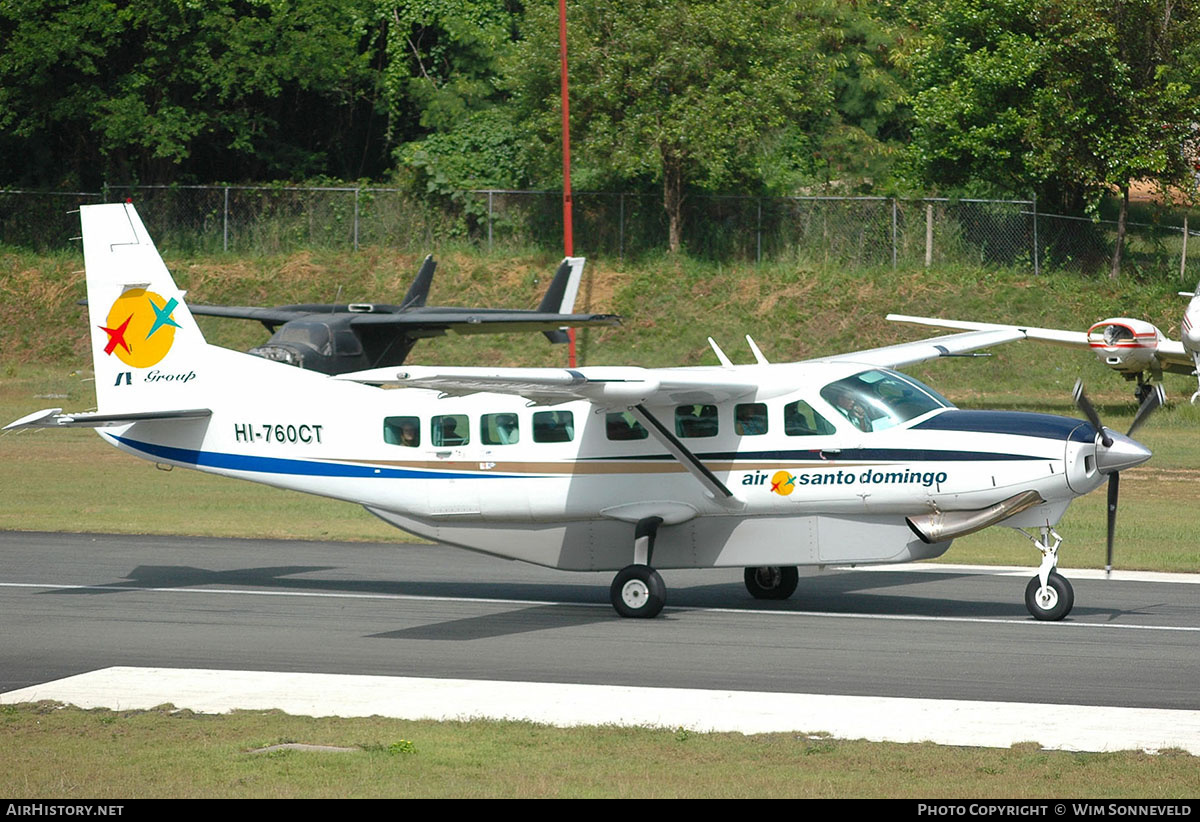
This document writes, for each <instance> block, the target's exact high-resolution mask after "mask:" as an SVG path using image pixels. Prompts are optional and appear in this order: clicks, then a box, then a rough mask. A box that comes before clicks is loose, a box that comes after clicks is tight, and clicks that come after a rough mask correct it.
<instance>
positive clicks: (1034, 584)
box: [1025, 571, 1075, 622]
mask: <svg viewBox="0 0 1200 822" xmlns="http://www.w3.org/2000/svg"><path fill="white" fill-rule="evenodd" d="M1074 605H1075V589H1074V588H1072V587H1071V583H1069V582H1067V580H1066V578H1064V577H1062V576H1060V575H1059V573H1058V572H1057V571H1051V572H1050V577H1049V579H1047V580H1046V589H1045V590H1044V591H1043V590H1042V581H1041V580H1040V579H1039V578H1038V577H1034V578H1033V579H1031V580H1029V584H1028V585H1026V586H1025V607H1026V608H1028V609H1029V613H1031V614H1033V618H1034V619H1044V620H1049V621H1052V622H1056V621H1058V620H1060V619H1062V618H1063V617H1065V616H1066V615H1067V614H1069V613H1071V608H1072V607H1074Z"/></svg>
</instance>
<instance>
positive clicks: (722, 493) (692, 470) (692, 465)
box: [629, 403, 739, 502]
mask: <svg viewBox="0 0 1200 822" xmlns="http://www.w3.org/2000/svg"><path fill="white" fill-rule="evenodd" d="M629 410H630V412H632V414H633V416H635V417H636V418H637V420H638V422H640V423H641V424H642V425H644V426H645V427H646V429H647V430H648V431H649V432H650V433H651V434H653V435H654V438H655V439H656V440H658V441H659V442H661V443H662V444H663V445H664V446H666V449H667V450H668V451H670V452H671V456H673V457H674V458H675V459H677V460H679V463H680V464H681V465H682V466H683V467H684V468H686V469H687V471H688V473H689V474H691V475H692V476H693V477H695V478H696V479H698V480H700V484H701V485H703V486H704V487H705V489H707V490H708V492H709V493H710V494H712V496H713V498H714V499H716V500H717V502H738V501H739V500H738V499H737V497H735V496H734V495H733V492H732V491H730V490H729V489H728V488H726V487H725V483H723V482H721V481H720V480H719V479H717V477H716V475H715V474H713V472H712V471H709V470H708V466H706V465H705V464H704V463H702V462H701V461H700V459H699V458H698V457H697V456H696V455H695V454H693V453H692V452H691V451H689V450H688V448H687V446H685V445H684V444H683V443H682V442H680V441H679V439H678V438H677V437H676V436H675V435H674V434H672V433H671V432H670V431H669V430H668V429H667V427H666V426H664V425H663V424H662V423H661V422H659V421H658V418H657V417H655V416H654V415H653V414H651V413H650V412H649V411H648V410H647V409H646V406H644V405H641V404H640V403H639V404H638V405H635V406H633V407H632V408H630V409H629Z"/></svg>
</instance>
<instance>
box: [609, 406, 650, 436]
mask: <svg viewBox="0 0 1200 822" xmlns="http://www.w3.org/2000/svg"><path fill="white" fill-rule="evenodd" d="M604 432H605V434H606V435H607V436H608V438H609V439H610V440H644V439H646V437H648V436H650V432H649V431H647V430H646V429H645V428H643V427H642V424H641V423H640V422H638V421H637V420H636V419H634V417H633V414H630V413H629V412H628V411H618V412H615V413H611V414H606V415H605V417H604Z"/></svg>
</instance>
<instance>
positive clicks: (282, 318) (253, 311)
mask: <svg viewBox="0 0 1200 822" xmlns="http://www.w3.org/2000/svg"><path fill="white" fill-rule="evenodd" d="M188 308H189V309H191V312H192V313H193V314H201V315H203V316H205V317H228V318H230V319H234V320H258V321H259V322H260V323H262V324H263V325H266V326H277V325H283V324H284V323H286V322H291V321H292V320H298V319H300V318H301V317H307V316H308V315H309V314H310V313H312V312H310V311H296V310H289V309H287V308H262V307H258V306H253V305H194V304H192V303H188Z"/></svg>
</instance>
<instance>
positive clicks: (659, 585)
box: [609, 565, 667, 619]
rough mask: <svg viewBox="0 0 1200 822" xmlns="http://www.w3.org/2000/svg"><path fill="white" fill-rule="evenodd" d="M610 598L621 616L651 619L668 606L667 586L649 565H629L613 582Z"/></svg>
mask: <svg viewBox="0 0 1200 822" xmlns="http://www.w3.org/2000/svg"><path fill="white" fill-rule="evenodd" d="M609 597H610V598H611V599H612V606H613V608H615V609H616V611H617V613H618V614H620V615H621V616H623V617H633V618H637V619H650V618H652V617H656V616H658V612H659V611H661V610H662V609H663V605H665V604H666V602H667V586H665V585H663V581H662V577H660V576H659V575H658V571H655V570H654V569H653V568H651V567H650V566H649V565H629V566H626V567H625V568H623V569H622V570H621V572H620V573H619V574H617V576H616V578H615V579H614V580H613V584H612V588H610V589H609Z"/></svg>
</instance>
